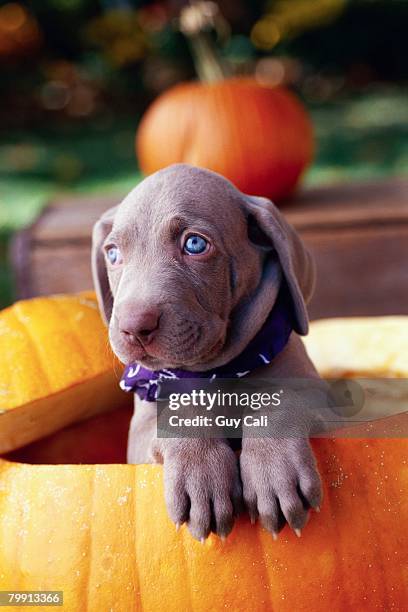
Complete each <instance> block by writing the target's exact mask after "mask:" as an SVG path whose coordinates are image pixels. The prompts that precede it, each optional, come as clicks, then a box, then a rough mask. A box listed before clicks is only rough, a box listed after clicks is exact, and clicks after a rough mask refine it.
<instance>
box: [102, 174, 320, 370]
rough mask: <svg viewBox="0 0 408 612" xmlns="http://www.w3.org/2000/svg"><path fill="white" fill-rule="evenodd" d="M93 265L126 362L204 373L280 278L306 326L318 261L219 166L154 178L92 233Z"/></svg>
mask: <svg viewBox="0 0 408 612" xmlns="http://www.w3.org/2000/svg"><path fill="white" fill-rule="evenodd" d="M92 266H93V276H94V283H95V288H96V292H97V296H98V301H99V306H100V309H101V312H102V315H103V317H104V319H105V321H106V323H107V324H108V325H109V337H110V341H111V344H112V348H113V350H114V352H115V353H116V354H117V356H118V357H119V358H120V359H121V361H122V362H124V363H132V362H135V361H137V362H139V363H141V364H143V365H144V366H145V367H148V368H150V369H161V368H166V367H182V368H186V369H190V370H193V371H194V370H204V369H209V368H211V367H216V366H219V365H222V364H224V363H227V362H228V361H229V360H230V359H232V358H233V357H235V356H236V355H238V354H239V353H240V352H241V351H242V350H243V349H244V348H245V345H246V344H247V343H248V342H249V341H250V340H251V338H252V337H253V336H254V335H255V334H256V332H257V331H258V329H259V328H260V327H261V326H262V324H263V322H264V321H265V319H266V317H267V315H268V313H269V312H270V309H271V308H272V306H273V303H274V301H275V299H276V295H277V292H278V289H279V287H280V284H281V281H282V278H283V279H284V282H285V284H286V286H287V288H288V291H289V292H290V295H291V296H292V303H293V315H294V320H295V325H296V331H298V332H299V333H302V334H304V333H306V332H307V313H306V307H305V302H306V301H307V300H308V298H309V296H310V294H311V291H312V286H313V266H312V261H311V259H310V256H309V254H308V253H307V251H306V250H305V249H304V247H303V245H302V243H301V241H300V239H299V237H298V236H297V234H296V233H295V232H294V230H293V229H292V228H291V227H290V226H289V225H288V224H287V223H286V221H285V220H284V219H283V217H282V216H281V215H280V213H279V212H278V210H277V209H276V207H275V206H274V205H273V204H272V203H271V202H270V201H269V200H265V199H263V198H256V197H249V196H246V195H244V194H242V193H241V192H239V191H238V190H237V189H235V187H233V185H232V184H231V183H229V182H228V181H227V180H225V179H224V178H222V177H221V176H219V175H218V174H215V173H213V172H210V171H207V170H203V169H199V168H195V167H191V166H187V165H184V164H178V165H174V166H170V167H168V168H166V169H164V170H161V171H159V172H157V173H156V174H153V175H151V176H150V177H148V178H147V179H145V180H144V181H143V182H142V183H140V184H139V185H138V186H137V187H136V188H135V189H134V190H133V191H132V192H131V193H130V194H129V195H128V196H127V197H126V198H125V199H124V200H123V202H122V203H121V204H119V205H118V206H117V207H115V208H113V209H110V210H109V211H107V212H106V213H105V214H104V215H103V216H102V217H101V219H100V220H99V221H98V222H97V223H96V224H95V227H94V231H93V255H92Z"/></svg>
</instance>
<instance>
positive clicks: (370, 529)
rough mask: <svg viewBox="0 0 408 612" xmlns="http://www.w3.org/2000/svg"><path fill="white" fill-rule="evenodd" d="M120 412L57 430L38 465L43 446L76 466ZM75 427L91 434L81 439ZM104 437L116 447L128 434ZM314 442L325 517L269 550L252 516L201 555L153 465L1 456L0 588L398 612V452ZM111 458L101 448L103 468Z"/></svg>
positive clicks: (93, 606) (401, 583)
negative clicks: (168, 504) (173, 515)
mask: <svg viewBox="0 0 408 612" xmlns="http://www.w3.org/2000/svg"><path fill="white" fill-rule="evenodd" d="M119 414H120V413H118V412H117V411H116V412H113V413H108V414H105V415H102V417H101V416H99V417H94V418H93V419H91V420H90V421H89V423H88V424H86V423H85V422H84V423H82V424H81V425H77V426H75V427H73V428H70V430H71V431H69V430H67V432H66V433H65V434H55V435H54V436H53V437H55V436H56V437H57V438H58V436H60V440H59V444H58V443H57V444H56V443H55V440H54V442H53V441H52V438H53V437H51V438H49V439H48V440H47V441H46V442H45V443H44V444H45V448H44V449H43V451H44V454H43V457H42V458H43V459H44V458H45V459H46V460H47V461H50V459H51V458H52V457H51V456H50V449H53V452H54V453H55V455H54V457H53V461H54V462H58V461H60V460H61V459H64V457H65V458H67V457H72V455H73V454H74V455H75V450H74V449H75V448H76V449H77V453H78V456H81V453H82V456H83V455H84V451H83V449H82V451H81V447H82V446H83V445H84V444H87V445H90V446H94V447H95V446H96V447H97V446H98V444H100V443H101V440H102V441H103V440H106V432H107V431H108V429H109V427H107V428H105V430H104V431H105V433H103V434H102V437H101V439H99V440H98V430H97V429H96V430H95V431H92V429H93V428H92V421H95V420H97V419H101V418H102V419H104V420H105V421H106V424H107V425H109V419H110V421H111V423H112V424H114V423H116V422H117V419H118V417H119ZM122 416H123V417H124V420H126V418H128V416H129V415H126V417H125V415H122ZM119 418H120V417H119ZM78 427H86V428H87V440H86V436H81V435H79V436H78ZM115 431H116V435H115ZM112 432H113V436H114V439H115V441H116V442H117V443H118V444H119V445H120V447H121V448H122V449H123V445H124V443H125V439H124V435H123V431H122V433H120V432H119V433H118V430H117V429H116V430H115V428H112ZM99 434H101V432H100V430H99ZM61 435H62V438H61ZM64 436H65V440H64V444H63V445H61V440H63V439H64ZM111 443H112V438H110V444H111ZM47 446H48V450H47ZM313 446H314V450H315V452H316V454H317V457H318V462H319V466H320V470H321V473H322V477H323V483H324V503H323V506H322V511H321V513H320V514H316V513H313V514H312V516H311V519H310V523H309V524H308V525H307V527H306V528H305V529H304V531H303V534H302V537H301V538H300V539H298V538H296V536H294V535H293V533H292V532H291V531H290V530H289V529H288V528H285V529H284V530H283V532H282V533H281V534H280V537H279V540H278V541H277V542H274V541H273V539H272V538H271V536H270V534H269V533H267V532H266V531H264V530H263V529H262V528H261V527H260V526H259V525H256V526H253V525H251V524H250V522H249V520H248V519H247V518H246V517H242V518H240V519H239V520H238V523H237V525H236V526H235V528H234V530H233V532H232V534H231V535H230V536H229V537H228V539H227V541H226V542H225V543H222V542H221V541H220V540H219V539H218V538H217V537H215V536H211V537H210V538H209V539H208V540H207V541H206V542H205V544H204V545H202V544H200V543H198V542H196V541H195V540H193V538H192V537H191V536H190V534H189V532H188V530H187V529H186V528H185V527H182V528H181V530H180V531H179V532H176V529H175V527H174V525H173V524H172V523H171V521H170V520H169V518H168V516H167V512H166V509H165V505H164V499H163V485H162V469H161V467H160V466H152V465H150V466H131V465H119V464H118V465H112V464H110V465H102V464H99V465H28V464H22V463H15V462H14V463H13V462H10V461H6V460H3V461H2V460H0V542H1V545H0V590H10V589H19V590H32V589H43V590H63V591H64V610H66V611H67V612H78V611H86V610H89V611H91V612H99V611H100V610H114V611H117V612H135V611H139V610H143V611H147V612H156V611H157V610H161V609H163V607H165V608H166V609H167V610H169V612H173V611H174V612H180V611H186V612H189V611H190V610H191V611H194V612H207V610H215V611H221V610H225V609H230V610H234V611H242V612H244V611H245V612H247V611H248V610H251V612H258V611H259V612H269V611H272V610H273V611H274V612H276V611H278V612H293V610H296V611H302V610H303V611H307V612H326V611H327V610H332V611H333V612H344V610H393V609H395V610H403V609H405V608H406V603H407V599H406V590H405V584H406V582H405V581H406V574H405V571H406V563H407V561H408V558H407V554H408V553H407V551H408V542H407V535H406V529H404V525H405V522H406V518H407V499H408V495H407V494H408V490H407V467H406V448H407V447H406V442H405V441H404V440H374V439H371V440H360V439H358V440H356V439H348V440H346V439H344V440H342V439H336V440H316V441H314V443H313ZM69 447H71V448H70V450H69ZM85 454H86V453H85ZM28 456H29V455H28ZM15 458H17V457H16V456H15ZM18 458H19V459H20V460H23V459H24V451H23V450H21V451H19V457H18ZM31 458H33V457H32V454H31ZM36 458H37V460H41V453H39V451H38V448H37V456H36ZM106 458H107V459H109V453H108V455H106V454H105V456H104V448H103V447H102V448H101V453H100V460H104V459H106ZM404 568H405V569H404ZM23 609H24V608H23ZM28 610H29V608H27V611H28Z"/></svg>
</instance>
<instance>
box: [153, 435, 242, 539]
mask: <svg viewBox="0 0 408 612" xmlns="http://www.w3.org/2000/svg"><path fill="white" fill-rule="evenodd" d="M153 454H154V458H155V459H156V461H158V462H160V463H163V465H164V488H165V498H166V504H167V509H168V512H169V515H170V518H171V519H172V520H173V521H174V523H176V525H177V526H179V525H181V524H182V523H184V522H186V523H187V525H188V528H189V530H190V532H191V534H192V535H193V537H194V538H196V539H197V540H200V541H204V539H205V538H206V537H207V536H208V535H209V533H210V531H214V532H215V533H217V534H218V535H219V536H220V537H222V538H223V537H226V536H227V535H228V534H229V533H230V531H231V529H232V527H233V524H234V517H235V516H236V515H237V514H238V513H239V512H240V510H241V504H242V501H241V500H242V492H241V483H240V479H239V474H238V465H237V459H236V456H235V453H234V452H233V450H232V449H231V448H230V446H229V445H228V443H227V442H226V441H225V440H222V439H202V438H191V439H190V438H189V439H187V438H179V439H175V438H166V439H164V438H160V439H159V438H157V439H156V440H155V442H154V443H153Z"/></svg>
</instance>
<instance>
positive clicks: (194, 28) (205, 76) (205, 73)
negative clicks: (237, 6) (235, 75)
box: [179, 0, 231, 82]
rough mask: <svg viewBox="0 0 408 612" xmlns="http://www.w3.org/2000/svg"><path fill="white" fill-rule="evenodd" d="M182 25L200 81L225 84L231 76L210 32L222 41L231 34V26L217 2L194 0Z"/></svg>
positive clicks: (186, 9) (185, 9)
mask: <svg viewBox="0 0 408 612" xmlns="http://www.w3.org/2000/svg"><path fill="white" fill-rule="evenodd" d="M179 25H180V30H181V32H183V34H184V35H185V36H186V38H187V40H188V42H189V44H190V48H191V52H192V55H193V59H194V65H195V68H196V71H197V74H198V78H199V79H200V81H207V82H212V81H221V80H223V79H225V78H227V77H228V76H231V71H230V68H229V66H228V64H227V62H225V61H224V60H223V59H222V58H221V57H220V55H219V53H218V51H217V48H216V46H215V44H214V41H213V39H212V37H211V32H210V30H215V31H216V33H217V36H218V38H225V37H227V36H228V35H229V25H228V23H227V22H226V20H225V19H224V17H223V16H222V15H221V13H220V10H219V7H218V5H217V4H216V3H215V2H207V1H203V0H190V5H189V6H186V7H185V8H183V9H182V11H181V13H180V21H179Z"/></svg>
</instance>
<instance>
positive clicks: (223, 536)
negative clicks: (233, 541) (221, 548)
mask: <svg viewBox="0 0 408 612" xmlns="http://www.w3.org/2000/svg"><path fill="white" fill-rule="evenodd" d="M226 539H227V536H225V535H221V536H220V540H221V542H222V543H223V544H224V542H225V540H226Z"/></svg>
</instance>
